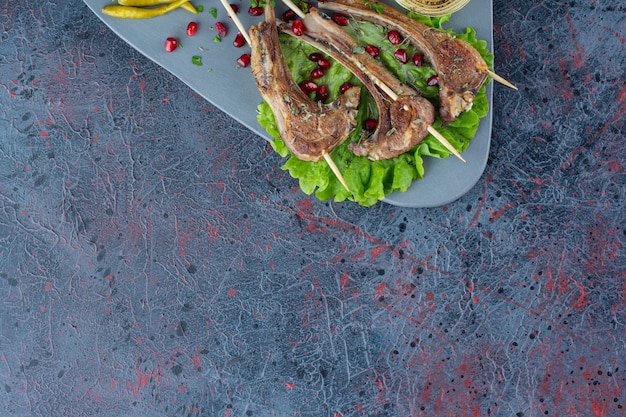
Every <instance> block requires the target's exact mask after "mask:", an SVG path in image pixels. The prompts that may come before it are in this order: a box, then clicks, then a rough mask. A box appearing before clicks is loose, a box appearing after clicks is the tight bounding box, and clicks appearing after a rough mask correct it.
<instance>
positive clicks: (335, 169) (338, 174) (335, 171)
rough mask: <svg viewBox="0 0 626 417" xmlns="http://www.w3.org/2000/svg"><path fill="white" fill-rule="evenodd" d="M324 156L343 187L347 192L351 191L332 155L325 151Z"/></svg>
mask: <svg viewBox="0 0 626 417" xmlns="http://www.w3.org/2000/svg"><path fill="white" fill-rule="evenodd" d="M322 155H323V156H324V159H325V160H326V163H327V164H328V166H329V167H330V169H331V170H332V171H333V173H334V174H335V176H336V177H337V179H338V180H339V182H340V183H341V185H343V186H344V188H345V189H346V190H347V191H350V188H349V187H348V184H347V183H346V180H345V178H344V177H343V175H342V174H341V171H339V167H337V164H335V161H333V159H332V158H331V157H330V155H328V153H327V152H326V151H324V152H323V153H322Z"/></svg>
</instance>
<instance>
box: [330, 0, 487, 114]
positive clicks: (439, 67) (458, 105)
mask: <svg viewBox="0 0 626 417" xmlns="http://www.w3.org/2000/svg"><path fill="white" fill-rule="evenodd" d="M370 5H375V6H376V7H375V9H376V10H374V9H373V8H371V7H370ZM320 7H323V8H324V9H326V10H329V11H333V12H338V13H343V14H346V15H349V16H352V17H355V18H360V19H363V20H367V21H370V22H373V23H377V24H379V25H381V26H384V27H386V28H388V29H395V30H398V31H399V32H401V33H402V34H403V35H404V37H405V39H408V40H409V41H410V42H411V43H412V44H413V45H414V46H415V47H417V48H418V49H420V50H421V51H422V53H423V54H424V55H425V56H426V58H427V59H428V60H429V61H430V63H431V64H432V65H433V67H434V68H435V70H436V71H437V73H438V75H439V113H440V115H441V119H442V121H443V122H444V124H447V123H450V122H452V121H454V120H456V118H457V117H459V115H460V114H461V113H462V112H463V111H465V110H469V109H470V108H471V107H472V103H473V101H474V97H475V96H476V93H477V92H478V89H479V88H480V87H481V86H482V85H483V83H484V82H485V80H486V79H487V71H488V69H489V68H488V67H487V64H486V63H485V61H484V60H483V58H482V57H481V56H480V54H479V53H478V51H476V49H475V48H473V47H472V46H471V45H469V44H468V43H467V42H464V41H462V40H460V39H455V38H454V37H452V36H451V35H450V34H448V33H446V32H443V31H441V30H437V29H434V28H431V27H428V26H426V25H423V24H421V23H419V22H417V21H415V20H413V19H411V18H410V17H408V16H406V15H405V14H404V13H401V12H399V11H398V10H396V9H394V8H393V7H390V6H387V5H384V4H383V3H379V2H376V1H370V2H369V3H363V2H362V1H361V0H335V1H329V2H324V3H323V6H322V5H320Z"/></svg>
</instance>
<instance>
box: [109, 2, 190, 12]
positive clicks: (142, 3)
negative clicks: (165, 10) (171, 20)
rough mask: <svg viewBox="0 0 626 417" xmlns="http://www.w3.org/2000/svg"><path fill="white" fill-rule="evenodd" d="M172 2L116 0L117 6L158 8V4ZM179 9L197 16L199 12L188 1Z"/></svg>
mask: <svg viewBox="0 0 626 417" xmlns="http://www.w3.org/2000/svg"><path fill="white" fill-rule="evenodd" d="M171 2H172V0H117V4H119V5H120V6H137V7H142V6H158V5H160V4H169V3H171ZM180 7H181V8H183V9H185V10H187V11H188V12H190V13H193V14H198V11H199V10H196V8H195V7H193V5H192V4H191V3H189V1H187V3H183V5H182V6H180Z"/></svg>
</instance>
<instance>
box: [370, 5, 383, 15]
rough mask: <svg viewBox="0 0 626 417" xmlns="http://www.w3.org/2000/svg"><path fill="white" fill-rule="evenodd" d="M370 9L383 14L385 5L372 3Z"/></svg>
mask: <svg viewBox="0 0 626 417" xmlns="http://www.w3.org/2000/svg"><path fill="white" fill-rule="evenodd" d="M369 6H370V9H372V10H374V11H375V12H376V13H378V14H382V13H383V5H382V4H376V3H370V5H369Z"/></svg>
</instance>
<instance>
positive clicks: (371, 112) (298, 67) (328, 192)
mask: <svg viewBox="0 0 626 417" xmlns="http://www.w3.org/2000/svg"><path fill="white" fill-rule="evenodd" d="M409 16H411V17H412V18H413V19H416V20H418V21H420V22H421V23H423V24H426V25H428V26H431V27H435V28H437V29H441V30H444V29H443V28H442V24H443V23H445V22H446V21H447V20H448V19H449V16H443V17H437V18H430V17H425V16H420V15H417V14H413V13H410V14H409ZM346 29H347V30H348V31H349V32H350V34H351V35H352V36H353V37H354V38H355V40H356V41H357V42H358V43H359V44H360V45H368V44H372V45H377V46H378V47H379V48H380V55H379V59H380V61H381V62H382V63H383V64H384V65H385V66H386V67H387V68H388V69H389V70H390V71H391V72H393V73H394V74H395V76H396V77H397V78H398V79H400V80H401V81H403V82H405V83H407V84H408V85H411V86H413V87H414V88H416V89H417V90H418V91H419V92H420V94H421V95H422V96H423V97H425V98H427V99H429V100H431V101H432V102H433V104H434V105H435V108H437V107H438V105H437V100H438V94H439V93H438V87H437V86H429V85H427V82H426V81H427V80H428V78H430V77H431V76H432V75H435V70H434V69H433V68H432V67H431V66H429V65H428V63H425V64H424V65H422V66H421V67H417V66H415V65H413V64H401V63H400V62H399V61H398V60H397V59H396V58H395V57H394V55H393V54H394V51H395V50H396V49H397V46H394V45H392V44H391V43H390V42H389V41H388V40H387V36H386V33H387V31H386V29H385V28H383V27H381V26H379V25H376V24H373V23H370V22H355V21H352V22H351V24H350V25H349V26H347V27H346ZM447 32H448V33H451V34H453V35H454V36H456V37H457V38H459V39H463V40H465V41H466V42H468V43H470V44H471V45H472V46H474V47H475V48H476V49H477V50H478V51H479V53H480V54H481V55H482V56H483V58H484V59H485V62H487V64H488V65H489V66H490V67H491V65H492V61H493V56H492V55H491V53H490V52H489V50H488V48H487V42H486V41H483V40H479V39H477V38H476V32H475V30H474V29H472V28H467V29H466V31H465V33H463V34H456V33H453V32H452V31H450V30H447ZM280 44H281V48H282V50H283V53H284V55H285V59H286V61H287V65H288V66H289V68H290V71H291V73H292V75H293V77H294V79H295V81H296V82H297V83H300V82H302V81H303V80H305V79H308V78H309V76H310V73H311V70H313V69H314V68H315V67H316V63H314V62H311V61H310V60H308V59H307V57H308V55H309V54H310V53H311V52H317V51H316V50H315V48H313V47H311V46H310V45H308V44H306V43H304V42H302V41H300V40H298V39H296V38H294V37H292V36H288V35H281V37H280ZM404 47H405V48H407V50H408V53H409V56H413V53H414V52H417V50H415V49H413V48H412V47H411V45H404ZM316 82H317V83H318V84H326V85H327V86H328V87H329V91H330V98H329V99H330V100H333V99H334V98H336V97H337V95H338V94H339V87H340V86H341V85H342V84H343V83H344V82H350V83H352V84H353V85H361V83H360V82H359V81H358V80H357V79H356V78H355V77H354V76H353V75H352V74H351V73H350V72H349V71H348V70H347V69H345V68H344V67H343V66H341V65H339V64H338V63H333V65H332V66H331V68H330V69H329V70H328V71H327V72H326V74H325V75H324V77H323V78H321V79H318V80H316ZM311 98H312V99H313V98H314V96H313V95H312V96H311ZM488 111H489V104H488V102H487V96H486V94H485V87H484V86H483V87H482V88H481V89H480V90H479V91H478V93H477V95H476V97H475V99H474V103H473V106H472V108H471V109H470V110H468V111H465V112H463V113H462V114H461V115H460V116H459V117H458V118H457V119H456V120H455V121H454V122H452V123H450V124H448V125H447V126H445V127H442V126H441V119H440V118H439V116H437V117H436V119H435V122H434V123H433V127H434V128H435V129H437V130H438V131H439V132H440V133H441V134H442V135H443V136H445V137H446V139H448V141H449V142H450V143H451V144H452V145H453V146H454V147H455V148H456V149H457V150H458V151H460V152H462V151H464V150H465V149H466V148H467V147H468V146H469V144H470V142H471V140H472V138H473V137H474V135H475V134H476V131H477V129H478V124H479V122H480V119H481V118H482V117H484V116H486V115H487V113H488ZM375 113H376V106H375V105H374V102H373V99H372V97H371V96H370V94H369V92H367V90H366V89H362V94H361V103H360V106H359V114H358V118H357V128H356V129H355V130H354V131H353V132H352V134H351V135H350V137H349V138H348V140H346V141H345V142H344V143H342V144H341V145H340V146H339V147H338V148H337V149H335V151H334V152H333V153H332V155H331V157H332V159H333V161H335V163H336V165H337V166H338V168H339V170H340V171H341V173H342V174H343V176H344V178H345V180H346V183H347V184H348V187H349V188H350V191H347V190H346V189H345V188H344V187H343V186H342V185H341V184H340V183H339V181H338V180H337V178H336V177H335V175H334V173H333V172H332V171H331V169H330V167H329V166H328V164H327V163H326V162H325V161H324V160H322V161H318V162H307V161H302V160H300V159H298V158H296V157H294V156H293V155H292V154H291V152H290V151H289V150H288V149H287V147H286V146H285V143H284V142H283V140H282V139H281V138H280V134H279V132H278V128H277V126H276V122H275V120H274V115H273V113H272V110H271V108H270V107H269V105H268V104H267V103H266V102H263V103H261V104H260V105H259V106H258V115H257V120H258V122H259V124H260V125H261V126H262V127H264V128H265V129H266V131H267V132H268V133H269V134H270V135H271V136H272V138H273V140H272V141H271V145H272V148H273V149H274V151H276V152H277V153H278V154H279V155H281V156H282V157H286V158H287V160H286V162H285V163H284V164H283V166H282V167H281V168H282V169H283V170H287V171H289V174H290V175H291V176H292V177H293V178H296V179H298V181H299V185H300V188H301V189H302V191H303V192H304V193H306V194H308V195H311V194H315V196H316V197H317V198H319V199H320V200H330V199H334V201H337V202H340V201H345V200H350V201H354V202H356V203H358V204H360V205H363V206H372V205H374V204H376V203H377V202H378V201H380V200H382V199H383V198H384V197H385V196H386V195H388V194H390V193H392V192H394V191H406V190H407V189H408V188H409V187H410V186H411V184H412V183H413V181H415V180H419V179H421V178H423V176H424V174H425V173H424V166H423V157H434V158H447V157H448V156H450V155H451V153H450V151H448V150H447V149H446V148H445V147H444V146H443V145H441V144H440V143H439V142H438V141H437V140H436V139H435V138H434V137H433V136H432V135H429V136H427V137H426V139H424V140H423V141H422V142H420V143H419V144H418V145H416V146H415V147H414V148H413V149H411V150H410V151H409V152H406V153H404V154H402V155H400V156H398V157H396V158H393V159H389V160H381V161H370V160H369V159H367V158H366V157H359V156H356V155H354V154H353V153H352V152H351V151H350V150H349V149H348V143H350V142H352V141H357V140H359V139H360V138H361V137H362V125H363V123H362V122H363V121H364V120H366V119H367V118H376V117H377V114H375Z"/></svg>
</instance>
